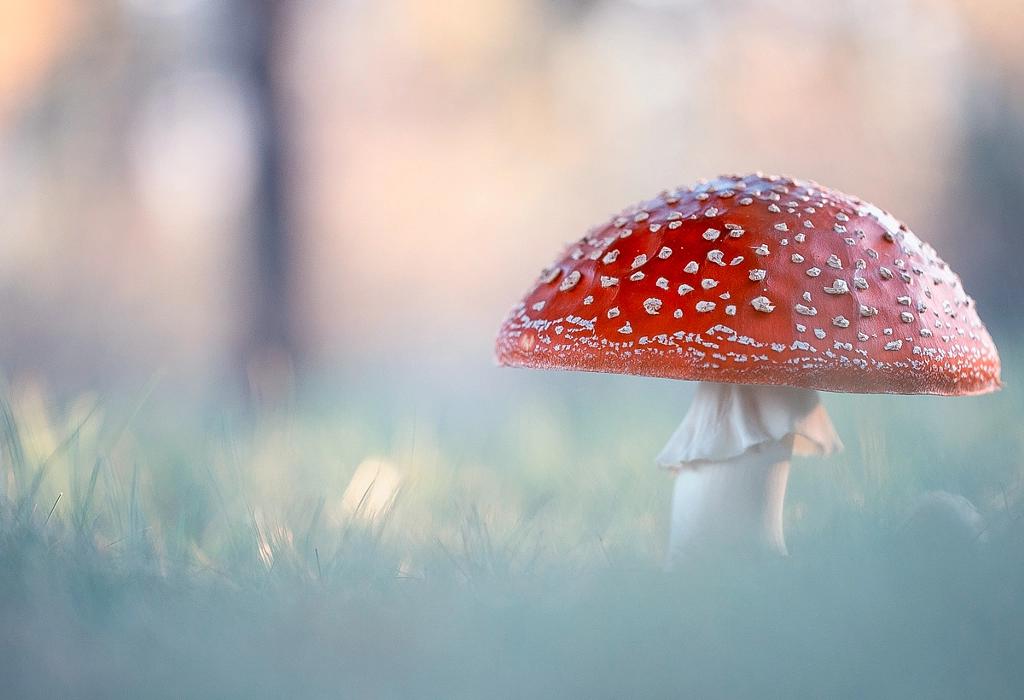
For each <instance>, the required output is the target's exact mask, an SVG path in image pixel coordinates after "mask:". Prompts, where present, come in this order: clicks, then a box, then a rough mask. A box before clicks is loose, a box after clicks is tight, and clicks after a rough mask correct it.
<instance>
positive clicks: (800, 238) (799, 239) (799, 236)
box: [793, 233, 807, 243]
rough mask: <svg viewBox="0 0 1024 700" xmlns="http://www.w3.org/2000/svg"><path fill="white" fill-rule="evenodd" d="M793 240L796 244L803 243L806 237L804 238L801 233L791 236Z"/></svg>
mask: <svg viewBox="0 0 1024 700" xmlns="http://www.w3.org/2000/svg"><path fill="white" fill-rule="evenodd" d="M793 240H794V241H796V242H797V243H803V242H804V241H806V240H807V236H805V235H804V234H802V233H798V234H796V235H795V236H793Z"/></svg>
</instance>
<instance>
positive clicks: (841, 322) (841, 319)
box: [832, 316, 850, 328]
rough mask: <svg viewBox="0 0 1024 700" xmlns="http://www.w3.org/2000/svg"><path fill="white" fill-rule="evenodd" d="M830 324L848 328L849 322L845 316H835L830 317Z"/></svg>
mask: <svg viewBox="0 0 1024 700" xmlns="http://www.w3.org/2000/svg"><path fill="white" fill-rule="evenodd" d="M832 325H833V326H837V327H839V328H849V327H850V322H849V321H847V320H846V317H845V316H836V317H835V318H834V319H832Z"/></svg>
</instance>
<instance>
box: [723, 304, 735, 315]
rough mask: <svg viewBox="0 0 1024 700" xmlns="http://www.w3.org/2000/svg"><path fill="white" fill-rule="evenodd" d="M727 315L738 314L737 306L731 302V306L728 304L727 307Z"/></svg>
mask: <svg viewBox="0 0 1024 700" xmlns="http://www.w3.org/2000/svg"><path fill="white" fill-rule="evenodd" d="M725 315H726V316H735V315H736V307H735V306H733V305H732V304H730V305H729V306H726V307H725Z"/></svg>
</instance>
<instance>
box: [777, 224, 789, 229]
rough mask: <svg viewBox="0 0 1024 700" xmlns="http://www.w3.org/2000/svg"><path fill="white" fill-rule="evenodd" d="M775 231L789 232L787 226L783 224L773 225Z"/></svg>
mask: <svg viewBox="0 0 1024 700" xmlns="http://www.w3.org/2000/svg"><path fill="white" fill-rule="evenodd" d="M775 230H776V231H788V230H789V226H786V224H785V223H780V224H775Z"/></svg>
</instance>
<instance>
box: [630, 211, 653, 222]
mask: <svg viewBox="0 0 1024 700" xmlns="http://www.w3.org/2000/svg"><path fill="white" fill-rule="evenodd" d="M648 217H650V214H648V213H647V212H645V211H642V212H640V213H639V214H637V215H636V216H634V217H633V223H636V224H639V223H640V222H641V221H647V219H648Z"/></svg>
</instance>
